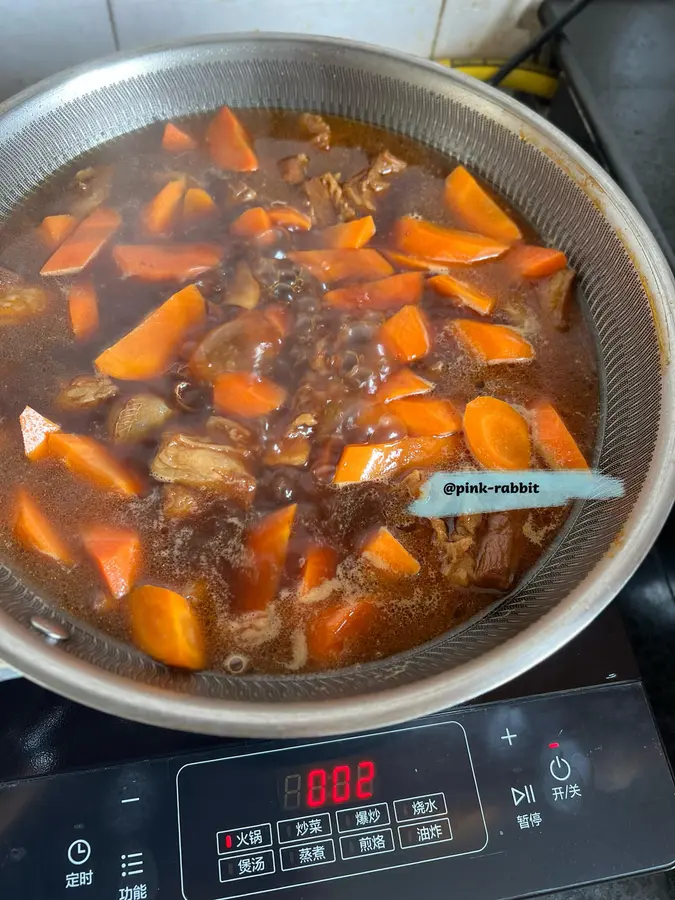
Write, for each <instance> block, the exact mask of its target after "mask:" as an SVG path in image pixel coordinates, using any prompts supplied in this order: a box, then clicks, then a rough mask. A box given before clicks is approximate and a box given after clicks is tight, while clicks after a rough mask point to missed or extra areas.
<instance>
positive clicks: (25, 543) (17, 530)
mask: <svg viewBox="0 0 675 900" xmlns="http://www.w3.org/2000/svg"><path fill="white" fill-rule="evenodd" d="M14 537H15V539H16V540H17V541H18V542H19V544H21V546H22V547H25V549H26V550H37V552H38V553H42V555H43V556H48V557H49V558H50V559H53V560H54V561H55V562H58V563H61V564H62V565H64V566H70V565H72V563H73V557H72V556H71V553H70V550H69V549H68V547H67V546H66V544H65V543H64V541H63V540H62V539H61V538H60V537H59V535H58V534H57V532H56V530H55V529H54V527H53V525H52V524H51V522H50V521H49V519H48V518H47V517H46V516H45V514H44V513H43V512H42V510H41V509H40V507H39V506H38V505H37V503H36V502H35V500H33V498H32V497H31V496H30V494H29V493H28V492H27V491H26V490H25V489H24V488H19V490H18V491H17V492H16V498H15V505H14Z"/></svg>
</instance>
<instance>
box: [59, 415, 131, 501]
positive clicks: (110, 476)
mask: <svg viewBox="0 0 675 900" xmlns="http://www.w3.org/2000/svg"><path fill="white" fill-rule="evenodd" d="M47 451H48V453H49V455H50V456H51V457H54V458H55V459H58V460H59V461H60V462H62V463H64V464H65V465H66V466H67V467H68V468H69V469H70V471H71V472H73V473H74V474H75V475H79V476H80V477H81V478H83V479H84V480H85V481H89V482H90V483H91V484H93V485H95V486H96V487H99V488H102V489H103V490H106V491H114V492H115V493H117V494H122V495H123V496H124V497H137V496H138V495H139V494H140V492H141V485H140V482H139V479H138V478H137V477H136V476H135V475H134V474H133V473H132V472H130V471H129V470H128V469H126V468H125V467H124V466H123V465H122V463H121V462H119V461H118V460H117V459H115V457H114V456H113V455H112V454H111V453H110V452H109V451H108V450H106V448H105V447H104V446H103V444H99V443H98V441H96V440H94V438H91V437H85V436H84V435H82V434H63V433H62V432H61V431H55V432H52V433H51V434H49V435H47Z"/></svg>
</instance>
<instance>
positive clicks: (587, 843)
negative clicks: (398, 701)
mask: <svg viewBox="0 0 675 900" xmlns="http://www.w3.org/2000/svg"><path fill="white" fill-rule="evenodd" d="M674 861H675V786H674V784H673V779H672V776H671V773H670V769H669V767H668V763H667V761H666V759H665V757H664V755H663V752H662V749H661V745H660V742H659V738H658V735H657V732H656V729H655V727H654V723H653V721H652V717H651V713H650V710H649V708H648V705H647V702H646V700H645V697H644V693H643V689H642V686H641V685H640V683H639V682H628V683H623V684H615V685H608V686H606V687H598V688H592V689H586V690H579V691H574V692H568V693H560V694H551V695H545V696H542V697H538V698H531V699H526V700H513V701H508V702H504V703H492V704H486V705H483V706H475V707H471V708H466V709H461V710H456V711H451V712H448V713H445V714H442V715H440V716H436V717H432V718H429V719H426V720H420V721H418V722H414V723H410V724H408V725H405V726H401V727H398V728H394V729H389V730H385V731H381V732H377V733H368V734H359V735H355V736H351V737H348V738H335V739H325V740H315V741H302V742H301V741H295V742H285V743H281V742H265V743H263V742H254V741H248V742H245V741H229V742H226V743H223V744H222V745H220V746H219V747H217V748H216V749H215V750H214V751H213V752H211V753H208V754H205V753H201V754H199V755H189V756H181V757H171V758H163V759H153V760H146V761H141V762H135V763H133V764H128V765H120V766H114V767H110V768H106V769H97V770H92V771H80V772H73V773H68V774H60V775H56V776H44V777H37V778H26V779H21V780H19V781H16V782H13V783H11V784H5V785H0V897H2V898H3V900H45V898H47V897H49V898H50V900H60V898H71V900H152V898H161V897H171V898H174V897H176V898H178V897H181V896H182V897H183V898H184V900H234V898H239V897H257V896H259V895H260V896H265V895H267V894H269V895H270V896H273V897H277V896H279V897H283V898H286V897H288V900H338V898H343V897H344V896H345V893H344V892H345V891H346V890H349V895H350V897H351V898H355V900H360V898H363V900H366V898H368V900H371V898H372V897H373V896H387V897H390V898H392V900H398V898H401V900H402V898H406V900H409V898H410V897H411V896H414V892H415V890H416V889H418V887H417V886H418V885H419V884H422V883H423V884H424V895H425V898H426V900H434V898H441V897H446V896H447V885H448V884H449V883H451V884H452V885H453V892H454V893H455V894H456V895H457V896H471V897H472V898H475V900H492V898H496V897H501V898H503V897H520V896H522V895H526V894H530V893H535V892H538V891H552V890H556V889H561V888H564V887H568V886H571V885H573V884H580V883H584V882H589V881H595V880H600V879H603V878H611V877H618V876H620V875H628V874H632V873H635V872H639V871H644V870H646V869H657V868H665V867H668V866H671V865H672V864H673V862H674Z"/></svg>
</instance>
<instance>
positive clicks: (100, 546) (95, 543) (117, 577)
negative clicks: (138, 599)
mask: <svg viewBox="0 0 675 900" xmlns="http://www.w3.org/2000/svg"><path fill="white" fill-rule="evenodd" d="M82 540H83V543H84V547H85V550H86V551H87V553H88V554H89V555H90V556H91V557H92V558H93V560H94V562H95V563H96V565H97V566H98V569H99V571H100V573H101V575H102V577H103V580H104V581H105V583H106V585H107V587H108V589H109V590H110V593H111V594H112V596H113V597H114V598H115V599H116V600H120V599H121V598H122V597H126V595H127V594H128V593H129V591H130V590H131V588H132V587H133V583H134V581H135V580H136V575H137V574H138V569H139V567H140V564H141V540H140V538H139V536H138V535H137V534H136V532H135V531H131V530H130V529H128V528H109V527H107V526H105V525H101V526H99V527H95V528H90V529H89V530H88V531H86V532H85V534H84V535H83V536H82Z"/></svg>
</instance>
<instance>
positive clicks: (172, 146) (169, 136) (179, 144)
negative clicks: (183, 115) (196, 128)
mask: <svg viewBox="0 0 675 900" xmlns="http://www.w3.org/2000/svg"><path fill="white" fill-rule="evenodd" d="M162 148H163V149H164V150H168V151H169V153H183V152H184V151H185V150H196V149H197V141H196V140H195V139H194V138H193V137H192V136H191V135H189V134H188V133H187V132H186V131H183V130H182V129H181V128H178V126H177V125H174V124H173V123H172V122H167V123H166V125H165V126H164V134H163V136H162Z"/></svg>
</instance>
